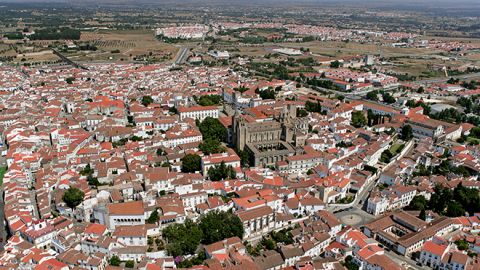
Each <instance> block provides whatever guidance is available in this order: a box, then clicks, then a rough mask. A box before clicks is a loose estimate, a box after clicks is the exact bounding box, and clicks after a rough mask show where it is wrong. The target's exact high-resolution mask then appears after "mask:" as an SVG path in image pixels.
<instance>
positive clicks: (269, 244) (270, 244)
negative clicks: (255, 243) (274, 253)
mask: <svg viewBox="0 0 480 270" xmlns="http://www.w3.org/2000/svg"><path fill="white" fill-rule="evenodd" d="M260 244H262V246H264V247H265V249H268V250H274V249H276V248H277V244H276V243H275V241H273V240H272V239H270V238H266V237H262V240H261V241H260Z"/></svg>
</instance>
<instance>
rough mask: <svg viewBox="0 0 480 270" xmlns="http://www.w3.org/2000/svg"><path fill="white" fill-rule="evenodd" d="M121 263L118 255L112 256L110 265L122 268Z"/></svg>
mask: <svg viewBox="0 0 480 270" xmlns="http://www.w3.org/2000/svg"><path fill="white" fill-rule="evenodd" d="M121 262H122V261H120V258H119V257H118V256H117V255H112V257H111V258H110V261H109V263H110V265H112V266H120V263H121Z"/></svg>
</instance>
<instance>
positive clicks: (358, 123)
mask: <svg viewBox="0 0 480 270" xmlns="http://www.w3.org/2000/svg"><path fill="white" fill-rule="evenodd" d="M366 124H367V118H366V117H365V115H363V112H362V111H355V112H353V113H352V125H353V126H354V127H356V128H360V127H364V126H365V125H366Z"/></svg>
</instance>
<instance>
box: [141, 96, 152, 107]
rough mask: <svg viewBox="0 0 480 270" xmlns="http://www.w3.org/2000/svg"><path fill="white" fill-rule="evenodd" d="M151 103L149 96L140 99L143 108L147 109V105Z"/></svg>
mask: <svg viewBox="0 0 480 270" xmlns="http://www.w3.org/2000/svg"><path fill="white" fill-rule="evenodd" d="M152 103H153V98H152V97H151V96H143V97H142V104H143V106H145V107H147V106H148V105H150V104H152Z"/></svg>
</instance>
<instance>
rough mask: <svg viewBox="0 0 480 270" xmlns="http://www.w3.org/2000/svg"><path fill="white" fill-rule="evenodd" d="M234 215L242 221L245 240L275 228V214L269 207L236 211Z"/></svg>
mask: <svg viewBox="0 0 480 270" xmlns="http://www.w3.org/2000/svg"><path fill="white" fill-rule="evenodd" d="M236 214H237V216H238V217H239V218H240V221H242V224H243V228H244V231H245V233H244V237H245V238H247V239H248V238H250V237H253V236H257V235H263V234H265V233H268V232H269V231H271V230H272V229H273V228H274V226H275V213H274V212H273V210H272V208H270V207H269V206H262V207H259V208H255V209H250V210H243V211H238V212H237V213H236Z"/></svg>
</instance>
